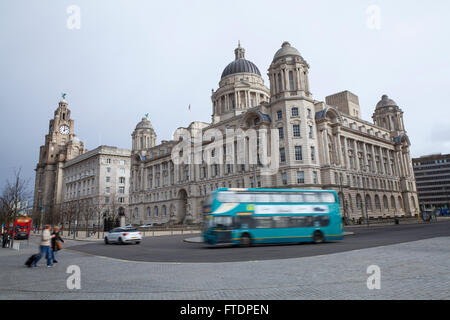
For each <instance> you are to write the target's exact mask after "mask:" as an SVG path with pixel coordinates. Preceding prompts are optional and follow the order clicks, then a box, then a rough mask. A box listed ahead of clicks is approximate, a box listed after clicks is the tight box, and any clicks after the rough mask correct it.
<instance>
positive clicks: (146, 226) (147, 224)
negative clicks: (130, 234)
mask: <svg viewBox="0 0 450 320" xmlns="http://www.w3.org/2000/svg"><path fill="white" fill-rule="evenodd" d="M151 227H153V223H146V224H143V225H142V226H139V228H151Z"/></svg>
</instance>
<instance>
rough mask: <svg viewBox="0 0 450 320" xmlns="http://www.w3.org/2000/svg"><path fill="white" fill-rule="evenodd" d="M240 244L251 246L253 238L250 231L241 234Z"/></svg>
mask: <svg viewBox="0 0 450 320" xmlns="http://www.w3.org/2000/svg"><path fill="white" fill-rule="evenodd" d="M239 244H240V246H241V247H249V246H250V245H251V244H252V239H251V238H250V235H249V234H248V233H244V234H243V235H242V236H241V240H240V243H239Z"/></svg>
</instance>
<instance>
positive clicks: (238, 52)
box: [234, 40, 245, 60]
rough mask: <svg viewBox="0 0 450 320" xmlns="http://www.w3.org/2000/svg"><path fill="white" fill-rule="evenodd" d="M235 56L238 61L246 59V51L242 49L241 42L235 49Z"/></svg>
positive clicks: (239, 41)
mask: <svg viewBox="0 0 450 320" xmlns="http://www.w3.org/2000/svg"><path fill="white" fill-rule="evenodd" d="M234 55H235V56H236V60H238V59H245V56H244V55H245V49H244V48H241V40H238V47H237V48H236V49H234Z"/></svg>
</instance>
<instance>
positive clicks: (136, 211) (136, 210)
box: [134, 207, 139, 218]
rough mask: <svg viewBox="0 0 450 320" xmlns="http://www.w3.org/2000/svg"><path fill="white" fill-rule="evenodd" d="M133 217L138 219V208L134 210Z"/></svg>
mask: <svg viewBox="0 0 450 320" xmlns="http://www.w3.org/2000/svg"><path fill="white" fill-rule="evenodd" d="M134 217H135V218H138V217H139V208H138V207H136V208H134Z"/></svg>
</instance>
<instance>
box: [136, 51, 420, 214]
mask: <svg viewBox="0 0 450 320" xmlns="http://www.w3.org/2000/svg"><path fill="white" fill-rule="evenodd" d="M268 76H269V79H270V88H267V87H266V86H265V84H264V80H263V78H262V77H261V73H260V71H259V69H258V68H257V66H256V65H254V64H253V63H252V62H250V61H249V60H246V59H245V51H244V49H243V48H242V47H241V46H240V45H239V46H238V48H236V50H235V60H234V61H232V62H231V63H230V64H229V65H228V66H227V67H226V68H225V69H224V71H223V73H222V76H221V79H220V82H219V88H218V89H217V90H216V91H214V90H213V92H212V97H211V99H212V122H211V123H204V122H193V123H191V124H190V125H189V126H188V127H187V128H185V132H188V133H189V134H190V136H191V137H194V136H196V134H198V133H199V134H200V136H202V135H205V134H206V137H205V136H203V138H200V139H201V140H200V141H201V142H200V145H201V146H202V148H203V149H202V150H203V151H202V153H201V154H203V153H204V152H206V153H207V154H208V156H209V155H210V156H211V157H212V158H215V159H221V160H223V161H222V162H220V161H218V162H217V163H213V164H211V163H210V162H205V161H200V162H198V163H197V162H195V163H192V162H189V161H184V162H181V163H178V162H176V163H175V162H174V158H173V154H178V153H179V154H180V157H184V156H186V154H184V156H183V151H180V149H179V145H180V144H182V143H183V141H184V143H187V144H189V145H191V144H192V143H193V142H191V141H187V140H186V139H185V138H182V139H181V140H179V139H178V138H179V137H178V136H177V137H176V138H177V139H174V140H172V141H162V143H161V144H159V145H156V144H155V141H156V133H155V131H154V130H153V128H152V126H151V124H150V121H149V120H148V119H146V118H144V119H143V120H142V121H141V122H140V123H139V124H138V125H137V126H136V129H135V131H134V132H133V134H132V137H133V147H132V163H131V184H130V207H129V218H130V219H131V221H132V222H133V223H158V222H159V223H166V222H172V223H186V222H194V223H197V222H201V220H202V201H203V200H204V199H205V196H206V195H207V194H208V193H209V192H211V191H213V190H215V189H216V188H219V187H233V188H247V187H261V188H305V189H334V190H336V191H338V193H339V195H340V199H341V207H342V212H343V214H344V215H345V216H346V217H347V218H348V219H359V218H365V217H367V216H369V217H387V216H403V215H411V214H416V212H417V211H416V210H417V208H418V203H417V193H416V187H415V180H414V174H413V170H412V165H411V157H410V152H409V147H410V142H409V139H408V136H407V134H406V129H405V126H404V123H403V111H402V110H401V109H400V108H399V106H398V105H397V104H396V103H395V102H394V101H393V100H392V99H390V98H389V97H388V96H386V95H383V96H382V98H381V100H380V101H379V102H378V104H377V105H376V107H375V110H374V113H373V121H374V123H371V122H368V121H365V120H363V119H361V110H360V106H359V101H358V97H357V96H356V95H354V94H353V93H351V92H349V91H344V92H341V93H337V94H334V95H330V96H328V97H326V99H325V102H322V101H317V100H315V99H313V97H312V93H311V90H310V83H309V64H308V63H307V62H306V61H305V59H303V57H302V56H301V55H300V53H299V51H298V50H297V49H295V48H294V47H292V46H291V45H290V44H289V43H288V42H284V43H283V44H282V47H281V48H280V49H279V50H278V51H277V52H276V53H275V55H274V57H273V60H272V63H271V65H270V67H269V69H268ZM213 129H218V130H219V131H220V132H222V133H225V132H228V131H230V130H231V131H232V130H234V131H237V130H239V129H240V130H243V131H246V132H248V131H249V130H251V129H255V130H259V131H258V133H257V137H258V138H257V139H256V140H255V143H254V145H252V144H251V143H250V144H245V145H244V146H245V148H244V149H241V150H240V151H239V150H238V148H239V145H236V141H234V142H233V141H232V142H231V143H228V142H225V144H224V148H223V153H222V152H216V153H215V150H219V151H220V148H219V149H217V148H216V149H214V150H210V149H208V145H209V144H210V143H211V141H212V140H211V137H210V136H209V135H208V134H207V132H208V131H211V130H213ZM263 129H269V130H271V132H273V131H274V132H276V137H275V136H273V135H272V136H269V137H268V138H267V139H266V140H261V135H260V133H259V132H263ZM192 141H194V140H192ZM272 141H273V142H274V143H276V144H275V145H276V150H275V151H274V149H273V148H272V149H271V147H272V144H271V143H272ZM233 143H234V144H233ZM255 146H256V148H257V149H258V150H261V148H263V149H264V148H265V150H270V151H269V154H270V155H273V157H272V163H276V162H279V166H277V170H276V171H275V172H272V174H267V171H266V170H265V169H264V168H263V166H262V165H261V162H260V158H259V157H258V158H257V159H258V161H257V162H249V161H248V159H249V158H251V157H252V156H255V154H254V153H255V152H253V151H252V150H253V149H251V147H255ZM229 147H230V148H231V149H229ZM183 150H184V149H183ZM192 150H194V151H195V148H194V149H192ZM230 150H232V151H233V150H237V152H232V151H230ZM194 151H192V153H194ZM197 151H198V150H197ZM241 154H245V157H246V158H245V159H247V160H245V161H239V157H240V155H241ZM275 155H277V157H279V158H278V161H276V160H274V159H275ZM189 156H190V158H189V159H192V158H195V155H194V154H190V155H189ZM255 157H256V156H255ZM183 159H184V158H183ZM186 159H187V158H186ZM200 159H204V158H203V157H201V158H200ZM366 209H367V210H366Z"/></svg>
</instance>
